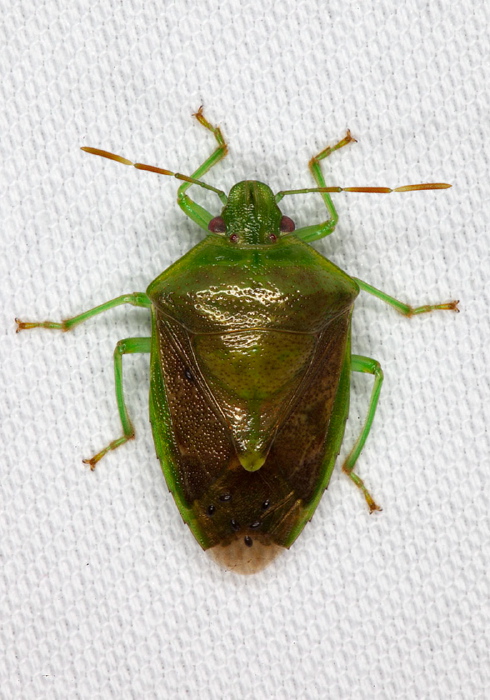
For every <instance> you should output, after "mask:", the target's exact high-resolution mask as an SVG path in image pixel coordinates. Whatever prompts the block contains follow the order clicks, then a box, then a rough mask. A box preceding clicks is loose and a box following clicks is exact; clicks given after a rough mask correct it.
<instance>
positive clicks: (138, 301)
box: [15, 292, 151, 333]
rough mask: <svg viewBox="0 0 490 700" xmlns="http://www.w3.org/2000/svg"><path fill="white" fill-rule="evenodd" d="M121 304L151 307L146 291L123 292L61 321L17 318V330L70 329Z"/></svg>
mask: <svg viewBox="0 0 490 700" xmlns="http://www.w3.org/2000/svg"><path fill="white" fill-rule="evenodd" d="M121 304H131V306H143V307H150V306H151V301H150V299H149V298H148V297H147V295H146V294H145V293H144V292H135V293H134V294H123V295H122V296H120V297H116V299H111V301H107V302H106V303H105V304H101V305H100V306H96V307H95V308H94V309H90V310H89V311H84V312H83V313H81V314H78V315H77V316H73V317H72V318H65V319H64V320H63V321H59V322H57V321H21V320H20V319H18V318H16V319H15V322H16V323H17V330H16V332H17V333H19V331H25V330H28V329H30V328H51V329H53V330H57V331H70V330H71V329H72V328H75V326H78V324H79V323H83V321H86V320H87V319H89V318H92V316H97V314H101V313H103V312H104V311H108V310H109V309H113V308H114V307H115V306H121Z"/></svg>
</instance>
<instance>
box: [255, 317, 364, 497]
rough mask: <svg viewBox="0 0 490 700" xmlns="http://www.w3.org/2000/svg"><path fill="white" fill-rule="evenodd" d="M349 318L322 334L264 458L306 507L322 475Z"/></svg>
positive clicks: (334, 323)
mask: <svg viewBox="0 0 490 700" xmlns="http://www.w3.org/2000/svg"><path fill="white" fill-rule="evenodd" d="M350 316H351V314H350V312H348V313H345V314H342V316H339V317H338V318H337V319H335V320H334V321H332V322H331V324H330V325H329V326H328V328H327V330H326V331H324V332H323V333H322V334H321V336H320V338H319V340H318V344H317V350H316V353H315V358H314V360H313V362H312V365H311V368H310V370H309V371H308V374H307V375H306V377H305V380H304V382H303V384H302V386H301V387H300V389H299V390H298V393H297V395H296V397H295V402H294V404H293V406H292V407H291V412H290V413H289V415H288V417H287V420H285V421H284V423H283V425H282V427H281V429H280V430H279V431H278V433H277V435H276V437H275V439H274V442H273V444H272V447H271V450H270V452H269V455H268V458H267V464H268V465H269V464H271V465H274V466H275V468H276V469H277V472H278V473H280V474H281V476H282V477H283V478H284V479H285V480H286V481H287V483H288V484H289V485H290V488H291V489H292V490H293V491H294V493H295V495H296V497H297V498H298V499H301V500H302V501H303V502H304V503H306V504H307V503H308V502H309V501H310V500H311V498H313V497H314V494H315V493H316V489H317V488H318V484H319V483H320V482H321V477H322V474H323V469H324V465H323V461H324V456H325V439H326V434H327V431H328V426H329V422H330V419H331V416H332V411H333V407H334V403H335V399H336V397H337V389H338V382H339V378H340V373H341V368H342V365H343V362H344V360H345V349H346V343H347V339H348V329H349V323H350Z"/></svg>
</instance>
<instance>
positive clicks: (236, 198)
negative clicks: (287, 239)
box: [208, 180, 294, 245]
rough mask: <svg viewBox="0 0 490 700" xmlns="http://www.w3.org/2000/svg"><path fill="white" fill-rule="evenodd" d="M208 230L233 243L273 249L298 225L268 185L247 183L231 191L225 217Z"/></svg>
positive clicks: (211, 224)
mask: <svg viewBox="0 0 490 700" xmlns="http://www.w3.org/2000/svg"><path fill="white" fill-rule="evenodd" d="M208 228H209V230H210V231H211V232H212V233H219V234H224V235H225V236H226V237H227V238H228V240H229V241H230V242H231V243H242V244H248V245H271V244H274V243H276V242H277V240H278V239H279V237H280V236H281V235H284V234H285V233H291V232H292V231H294V223H293V222H292V221H291V219H290V218H289V217H287V216H283V215H282V212H281V210H280V209H279V207H278V206H277V204H276V200H275V195H274V193H273V192H272V190H271V188H270V187H269V186H268V185H264V183H263V182H258V181H257V180H244V181H243V182H239V183H237V184H236V185H234V186H233V187H232V188H231V190H230V193H229V195H228V201H227V203H226V205H225V206H224V208H223V211H222V212H221V215H220V216H216V217H215V218H214V219H212V220H211V221H210V222H209V226H208Z"/></svg>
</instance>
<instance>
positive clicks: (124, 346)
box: [83, 338, 151, 471]
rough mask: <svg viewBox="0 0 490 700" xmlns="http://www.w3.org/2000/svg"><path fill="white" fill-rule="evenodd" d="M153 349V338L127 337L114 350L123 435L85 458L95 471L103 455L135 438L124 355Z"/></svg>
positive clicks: (117, 394)
mask: <svg viewBox="0 0 490 700" xmlns="http://www.w3.org/2000/svg"><path fill="white" fill-rule="evenodd" d="M150 349H151V338H126V339H125V340H120V341H119V342H118V344H117V345H116V347H115V350H114V378H115V383H116V399H117V407H118V410H119V417H120V418H121V424H122V429H123V435H122V437H120V438H118V439H117V440H113V441H112V442H110V443H109V444H108V445H107V447H104V449H103V450H101V451H100V452H98V453H97V454H96V455H94V456H93V457H92V458H91V459H84V460H83V461H84V463H85V464H88V465H90V469H91V470H92V471H93V470H94V469H95V465H96V464H97V462H99V461H100V460H101V459H102V457H104V456H105V455H106V454H107V453H108V452H110V451H111V450H115V449H116V448H117V447H120V446H121V445H124V443H125V442H127V441H128V440H132V439H133V438H134V428H133V424H132V423H131V419H130V417H129V414H128V409H127V408H126V403H125V401H124V392H123V380H122V357H123V355H129V354H131V353H139V352H141V353H147V352H150Z"/></svg>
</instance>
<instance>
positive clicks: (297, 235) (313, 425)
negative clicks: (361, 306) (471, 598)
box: [17, 108, 458, 573]
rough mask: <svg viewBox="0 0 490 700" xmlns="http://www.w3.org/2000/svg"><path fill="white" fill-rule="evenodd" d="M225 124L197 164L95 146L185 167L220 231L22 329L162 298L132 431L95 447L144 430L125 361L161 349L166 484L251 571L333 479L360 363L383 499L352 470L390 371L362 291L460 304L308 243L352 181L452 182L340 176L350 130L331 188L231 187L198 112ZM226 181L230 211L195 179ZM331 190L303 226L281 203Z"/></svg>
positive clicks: (131, 342)
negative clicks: (338, 180)
mask: <svg viewBox="0 0 490 700" xmlns="http://www.w3.org/2000/svg"><path fill="white" fill-rule="evenodd" d="M194 116H195V117H196V118H197V120H198V121H199V122H200V123H201V124H202V125H203V126H204V127H205V128H206V129H208V130H209V131H211V132H212V133H213V134H214V137H215V139H216V141H217V147H216V149H215V150H214V152H213V153H212V155H211V156H210V157H209V158H208V159H207V160H205V161H204V163H203V164H202V165H201V166H200V167H199V168H197V170H196V171H195V172H194V173H193V174H192V176H191V177H188V176H186V175H182V174H179V173H173V172H171V171H169V170H163V169H162V168H157V167H154V166H150V165H143V164H141V163H132V162H131V161H129V160H127V159H125V158H122V157H121V156H117V155H114V154H113V153H109V152H107V151H101V150H99V149H95V148H83V150H85V151H88V152H89V153H93V154H95V155H99V156H103V157H105V158H109V159H111V160H115V161H118V162H120V163H123V164H125V165H134V167H136V168H138V169H139V170H148V171H150V172H155V173H159V174H162V175H170V176H174V177H176V178H177V179H178V180H181V181H182V182H183V184H182V185H181V186H180V188H179V190H178V198H177V201H178V204H179V205H180V207H181V208H182V209H183V211H184V212H185V214H187V216H189V217H190V218H191V219H192V220H193V221H194V222H195V223H196V224H198V225H199V226H200V227H201V228H203V229H204V230H205V231H206V233H207V235H206V238H205V239H204V240H203V241H201V242H200V243H198V244H197V245H196V246H195V247H194V248H192V250H190V251H189V252H188V253H187V254H186V255H184V256H183V257H182V258H181V259H180V260H178V261H177V262H176V263H174V264H173V265H171V266H170V267H169V268H168V269H167V270H165V272H163V273H162V274H161V275H160V276H159V277H157V279H156V280H154V281H153V282H152V283H151V284H150V286H149V287H148V289H147V290H146V293H134V294H127V295H124V296H120V297H117V298H116V299H113V300H111V301H109V302H107V303H105V304H102V305H101V306H97V307H96V308H94V309H91V310H89V311H86V312H85V313H82V314H80V315H78V316H75V317H73V318H68V319H66V320H64V321H61V322H59V323H55V322H51V321H44V322H40V323H32V322H26V321H20V320H18V319H17V326H18V327H17V330H18V331H20V330H24V329H28V328H36V327H38V328H52V329H57V330H62V331H68V330H71V329H72V328H74V327H75V326H76V325H78V324H79V323H81V322H82V321H85V320H87V319H88V318H91V317H92V316H96V315H97V314H99V313H101V312H103V311H107V310H108V309H112V308H114V307H115V306H119V305H120V304H132V305H133V306H142V307H147V308H149V309H151V317H152V334H151V337H149V338H127V339H125V340H121V341H119V342H118V344H117V345H116V349H115V352H114V370H115V383H116V398H117V405H118V409H119V415H120V418H121V423H122V429H123V435H122V437H120V438H118V439H117V440H114V441H113V442H111V443H109V444H108V445H107V446H106V447H105V448H104V449H103V450H101V451H100V452H98V453H97V454H96V455H95V456H94V457H92V458H91V459H88V460H84V461H85V462H86V463H87V464H89V465H90V468H91V469H95V466H96V464H97V462H99V460H100V459H101V458H102V457H104V455H106V454H107V453H108V452H109V451H110V450H114V449H115V448H116V447H119V446H120V445H123V444H124V443H125V442H127V441H128V440H131V439H132V438H134V435H135V433H134V428H133V425H132V423H131V420H130V418H129V414H128V410H127V408H126V402H125V399H124V394H123V384H122V358H123V355H125V354H128V353H150V355H151V378H150V420H151V424H152V429H153V437H154V440H155V447H156V452H157V455H158V457H159V459H160V462H161V465H162V469H163V473H164V475H165V479H166V481H167V485H168V487H169V489H170V491H171V492H172V494H173V497H174V499H175V502H176V504H177V507H178V508H179V511H180V513H181V515H182V518H183V519H184V521H185V522H186V523H187V524H188V525H189V527H190V529H191V530H192V532H193V534H194V536H195V537H196V539H197V541H198V542H199V544H200V545H201V547H202V548H203V549H205V550H207V549H209V550H211V552H212V553H213V554H214V556H215V558H216V560H217V561H219V562H220V563H222V564H224V565H225V566H227V567H229V568H232V569H234V570H236V571H237V572H240V573H253V572H255V571H258V570H259V569H261V568H263V567H264V566H266V565H267V564H268V563H269V562H270V561H271V560H272V559H273V558H274V557H275V555H276V554H277V553H278V552H279V551H281V550H282V549H283V548H289V547H290V546H291V544H292V543H293V542H294V540H295V539H296V538H297V537H298V535H299V534H300V532H301V531H302V529H303V528H304V526H305V524H306V523H307V522H308V520H310V519H311V517H312V515H313V513H314V511H315V508H316V507H317V505H318V502H319V500H320V498H321V496H322V493H323V491H324V490H325V489H326V487H327V486H328V482H329V479H330V476H331V474H332V470H333V468H334V464H335V459H336V457H337V455H338V453H339V450H340V446H341V443H342V439H343V434H344V426H345V422H346V419H347V414H348V410H349V389H350V374H351V372H365V373H368V374H372V375H373V377H374V385H373V389H372V394H371V399H370V405H369V409H368V413H367V417H366V419H365V422H364V425H363V427H362V430H361V433H360V435H359V437H358V438H357V441H356V443H355V445H354V447H353V448H352V451H351V452H350V454H349V456H348V457H347V459H346V461H345V463H344V465H343V467H342V468H343V471H344V472H345V473H346V474H347V475H348V476H349V477H350V479H351V480H352V481H353V482H354V483H355V484H356V486H358V487H359V489H360V490H361V491H362V493H363V494H364V497H365V499H366V501H367V504H368V506H369V509H370V511H371V512H372V511H374V510H379V507H378V506H377V504H376V503H375V501H374V500H373V498H372V497H371V495H370V494H369V492H368V490H367V488H366V487H365V485H364V483H363V481H362V479H361V478H360V477H359V476H358V475H357V474H356V473H355V472H354V466H355V463H356V461H357V459H358V457H359V454H360V453H361V450H362V448H363V446H364V443H365V442H366V438H367V436H368V434H369V431H370V428H371V424H372V421H373V418H374V413H375V411H376V405H377V403H378V397H379V393H380V389H381V384H382V381H383V373H382V370H381V367H380V365H379V363H378V362H377V361H376V360H373V359H370V358H369V357H363V356H360V355H352V354H351V343H350V328H351V316H352V309H353V304H354V301H355V299H356V297H357V295H358V294H359V292H360V290H363V291H365V292H368V293H369V294H373V295H374V296H375V297H378V298H379V299H381V300H382V301H385V302H386V303H388V304H390V305H391V306H393V307H394V308H395V309H396V310H397V311H398V312H400V313H402V314H403V315H405V316H414V315H417V314H421V313H425V312H428V311H433V310H436V309H440V310H451V311H457V310H458V309H457V304H458V302H457V301H452V302H449V303H445V304H435V305H431V306H420V307H416V308H414V307H411V306H409V305H408V304H404V303H402V302H400V301H397V300H396V299H394V298H393V297H391V296H389V295H387V294H385V293H384V292H381V291H379V290H378V289H375V288H374V287H371V286H370V285H369V284H366V283H365V282H362V281H361V280H359V279H356V278H353V277H349V276H348V275H347V274H346V273H344V272H342V271H341V270H340V269H339V268H338V267H336V266H335V265H334V264H333V263H331V262H330V261H329V260H327V259H326V258H324V257H323V256H322V255H320V253H318V252H317V251H316V250H314V249H313V248H312V247H311V246H309V245H308V243H309V242H310V241H315V240H318V239H319V238H323V237H324V236H328V235H329V234H330V233H332V231H333V230H334V229H335V226H336V224H337V220H338V216H337V212H336V210H335V207H334V204H333V202H332V199H331V197H330V193H332V192H340V191H342V189H344V190H347V191H351V192H405V191H413V190H426V189H427V190H428V189H444V188H447V187H450V185H446V184H444V183H430V184H424V185H408V186H405V187H399V188H397V189H396V190H390V189H389V188H374V187H349V188H340V187H327V186H326V184H325V180H324V176H323V173H322V170H321V161H322V160H323V159H325V158H326V157H327V156H329V155H330V154H331V153H333V152H334V151H337V150H338V149H340V148H343V147H344V146H346V145H347V144H348V143H350V142H351V141H354V139H353V138H352V136H351V135H350V133H349V132H347V135H346V136H345V138H343V139H342V140H341V141H339V142H338V143H337V144H336V145H335V146H333V147H329V148H325V149H324V150H323V151H321V152H320V153H319V154H318V155H317V156H315V157H314V158H312V159H311V161H310V163H309V168H310V171H311V173H312V175H313V177H314V179H315V181H316V183H317V187H315V188H309V189H303V190H285V191H282V192H278V193H277V194H275V195H274V194H273V192H272V190H271V189H270V188H269V187H268V186H267V185H265V184H263V183H261V182H258V181H254V180H246V181H244V182H239V183H238V184H236V185H235V186H234V187H232V189H231V190H230V192H229V194H228V195H225V193H224V192H222V191H221V190H218V189H216V188H215V187H212V186H211V185H208V184H206V183H204V182H202V181H201V180H200V178H201V177H202V176H203V175H204V174H205V173H206V172H207V171H208V170H209V169H210V168H211V167H213V166H214V165H216V163H218V162H219V161H220V160H221V159H222V158H224V156H225V155H226V153H227V146H226V143H225V141H224V139H223V136H222V134H221V131H220V129H219V128H217V127H213V126H212V125H211V124H210V123H209V122H208V121H207V120H206V118H205V117H204V115H203V112H202V108H201V109H200V110H199V111H198V112H197V114H195V115H194ZM192 185H199V186H200V187H203V188H205V189H207V190H211V191H212V192H215V193H216V194H217V195H218V197H219V198H220V200H221V202H222V204H223V208H222V211H221V214H219V215H218V216H213V215H212V214H210V213H209V212H208V211H206V210H205V209H204V208H203V207H201V206H199V205H198V204H196V203H195V202H193V201H192V200H191V199H190V198H189V196H188V194H187V191H188V189H189V188H190V187H191V186H192ZM303 192H316V193H320V194H321V196H322V198H323V201H324V203H325V205H326V207H327V211H328V218H327V220H326V221H324V222H323V223H320V224H316V225H313V226H307V227H305V228H300V229H296V230H295V225H294V223H293V221H292V220H291V219H290V218H288V217H287V216H283V215H282V213H281V211H280V209H279V207H278V203H279V202H280V201H281V199H282V198H283V197H284V196H286V195H292V194H297V193H303Z"/></svg>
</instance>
